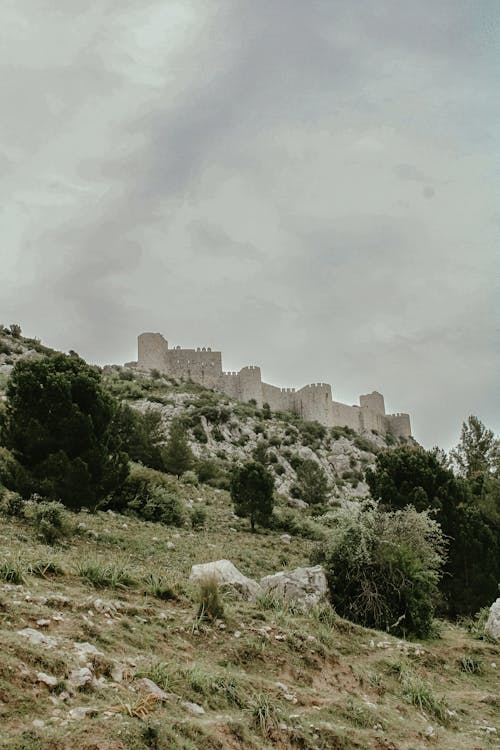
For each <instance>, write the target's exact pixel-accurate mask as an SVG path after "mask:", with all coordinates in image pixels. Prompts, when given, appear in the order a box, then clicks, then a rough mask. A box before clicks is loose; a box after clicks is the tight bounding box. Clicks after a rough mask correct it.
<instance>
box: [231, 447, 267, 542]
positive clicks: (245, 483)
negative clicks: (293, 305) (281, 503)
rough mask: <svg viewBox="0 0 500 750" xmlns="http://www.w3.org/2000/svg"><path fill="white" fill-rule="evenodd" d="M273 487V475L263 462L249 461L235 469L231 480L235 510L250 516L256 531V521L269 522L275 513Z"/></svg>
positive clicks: (247, 516) (263, 523) (237, 512)
mask: <svg viewBox="0 0 500 750" xmlns="http://www.w3.org/2000/svg"><path fill="white" fill-rule="evenodd" d="M273 489H274V479H273V476H272V474H271V473H270V472H269V471H268V470H267V469H266V467H265V466H263V465H262V464H260V463H256V462H255V461H248V462H247V463H245V464H244V465H243V466H240V467H237V468H236V469H234V471H233V473H232V476H231V481H230V492H231V498H232V500H233V503H234V512H235V513H236V515H238V516H242V517H244V518H250V525H251V528H252V531H255V525H256V523H259V524H261V525H263V526H267V525H268V524H269V522H270V520H271V517H272V513H273Z"/></svg>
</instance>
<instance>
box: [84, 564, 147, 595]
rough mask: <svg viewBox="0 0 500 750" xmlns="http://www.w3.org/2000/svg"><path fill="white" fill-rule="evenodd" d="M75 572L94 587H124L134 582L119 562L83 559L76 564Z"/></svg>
mask: <svg viewBox="0 0 500 750" xmlns="http://www.w3.org/2000/svg"><path fill="white" fill-rule="evenodd" d="M76 573H77V575H78V576H80V578H83V580H84V581H86V582H87V583H90V584H91V585H92V586H93V587H94V588H96V589H102V588H111V589H126V588H130V587H131V586H134V585H135V583H136V581H135V579H134V577H133V576H132V575H131V573H130V572H129V570H128V569H127V567H126V565H125V564H123V563H120V562H114V563H107V564H106V563H103V562H101V561H100V560H84V561H83V562H81V563H78V564H77V565H76Z"/></svg>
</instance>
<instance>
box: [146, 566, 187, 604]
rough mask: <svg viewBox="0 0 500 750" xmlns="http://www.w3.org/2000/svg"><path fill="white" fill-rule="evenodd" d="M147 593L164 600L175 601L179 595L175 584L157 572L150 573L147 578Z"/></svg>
mask: <svg viewBox="0 0 500 750" xmlns="http://www.w3.org/2000/svg"><path fill="white" fill-rule="evenodd" d="M144 583H145V585H146V593H147V594H150V595H151V596H154V597H155V598H156V599H162V600H163V601H175V600H177V599H178V598H179V597H178V592H177V591H176V587H175V585H173V584H172V583H171V582H170V581H168V580H167V579H166V578H164V577H163V576H162V575H157V574H156V573H149V574H148V575H147V576H146V577H145V579H144Z"/></svg>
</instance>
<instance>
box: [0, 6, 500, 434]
mask: <svg viewBox="0 0 500 750" xmlns="http://www.w3.org/2000/svg"><path fill="white" fill-rule="evenodd" d="M499 31H500V2H498V0H419V1H418V2H415V0H221V1H220V2H219V1H218V0H192V1H190V0H95V1H94V2H92V0H68V2H61V1H60V0H2V3H1V6H0V35H1V37H2V39H1V44H0V84H1V92H2V94H1V117H0V174H1V205H0V231H1V235H0V236H1V264H0V322H4V323H6V324H8V323H11V322H19V323H21V325H22V327H23V331H24V332H25V333H26V334H27V335H35V336H38V337H40V338H41V339H42V340H43V341H44V342H46V343H47V344H49V345H51V346H54V347H56V348H59V349H62V350H68V349H75V350H77V351H78V352H79V353H80V354H81V355H82V356H84V357H85V358H87V359H88V360H90V361H93V362H98V363H100V364H104V363H107V362H124V361H127V360H130V359H133V358H135V357H136V336H137V334H138V333H140V332H141V331H145V330H146V331H147V330H150V331H160V332H162V333H163V334H164V335H165V336H166V337H167V338H168V340H169V342H170V343H171V344H172V345H177V344H180V345H182V346H186V347H192V346H195V347H196V346H211V347H212V348H214V349H220V350H222V352H223V362H224V366H225V368H226V369H239V368H240V367H242V366H243V365H246V364H259V365H261V367H262V373H263V377H264V379H265V380H267V381H268V382H271V383H274V384H277V385H281V386H297V387H299V386H302V385H304V384H305V383H308V382H319V381H324V382H330V383H332V386H333V393H334V398H335V399H336V400H340V401H344V402H346V403H357V399H358V395H359V394H360V393H365V392H368V391H371V390H373V389H377V390H380V391H381V392H382V393H384V395H385V399H386V406H387V408H388V410H390V411H407V412H409V413H410V414H411V418H412V426H413V432H414V434H415V437H416V438H417V439H418V440H419V441H421V442H422V443H423V444H424V445H426V446H427V447H430V446H432V445H435V444H440V445H442V446H444V447H449V446H450V445H451V444H454V443H455V442H456V441H457V438H458V433H459V429H460V425H461V422H462V421H463V420H464V419H465V418H466V417H467V415H468V414H470V413H473V414H477V415H478V416H479V417H480V418H481V419H482V420H483V421H484V422H485V423H486V424H487V425H488V426H490V427H492V428H494V429H495V430H496V431H497V432H500V416H499V411H500V409H499V388H498V380H499V378H498V374H499V370H500V354H499V352H500V347H499V337H498V323H499V305H498V302H497V300H498V297H499V294H498V292H499V289H498V285H499V284H498V271H499V267H498V252H497V251H498V237H499V223H500V222H499V211H498V194H499V191H498V188H499V184H500V181H499V167H500V163H499V158H498V157H499V136H498V134H499V133H500V97H499V93H498V91H499V77H500V64H499V53H498V50H499V36H500V34H499Z"/></svg>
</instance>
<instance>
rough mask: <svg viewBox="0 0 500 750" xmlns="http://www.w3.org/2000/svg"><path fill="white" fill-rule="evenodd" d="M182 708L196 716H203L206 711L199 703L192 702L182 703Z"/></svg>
mask: <svg viewBox="0 0 500 750" xmlns="http://www.w3.org/2000/svg"><path fill="white" fill-rule="evenodd" d="M181 706H182V708H185V709H186V711H189V713H191V714H195V715H197V716H201V714H204V713H205V709H204V708H203V706H199V705H198V703H191V702H190V701H182V703H181Z"/></svg>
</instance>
